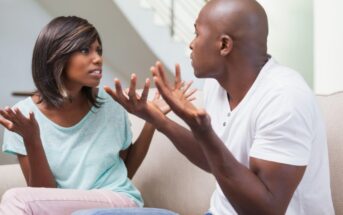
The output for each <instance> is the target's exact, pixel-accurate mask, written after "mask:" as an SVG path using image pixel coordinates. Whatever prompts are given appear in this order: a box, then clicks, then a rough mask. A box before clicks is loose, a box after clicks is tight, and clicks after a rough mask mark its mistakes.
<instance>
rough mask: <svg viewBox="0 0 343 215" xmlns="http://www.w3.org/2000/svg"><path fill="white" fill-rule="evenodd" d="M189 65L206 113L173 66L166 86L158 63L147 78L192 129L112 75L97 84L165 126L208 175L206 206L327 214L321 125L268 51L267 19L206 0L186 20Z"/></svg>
mask: <svg viewBox="0 0 343 215" xmlns="http://www.w3.org/2000/svg"><path fill="white" fill-rule="evenodd" d="M195 31H196V36H195V39H194V40H193V41H192V42H191V44H190V48H191V49H192V55H191V57H192V65H193V68H194V73H195V75H196V76H197V77H198V78H209V79H208V80H207V81H206V83H205V87H204V89H205V91H204V94H205V110H202V109H198V108H196V107H194V106H193V105H192V104H191V103H190V102H189V101H187V100H186V99H185V96H184V95H183V90H182V86H181V80H180V69H179V67H178V66H177V67H176V80H175V84H174V86H173V87H172V86H170V84H169V83H168V81H167V80H166V77H165V74H164V69H163V67H162V66H161V64H160V63H157V64H156V65H155V67H152V69H151V70H152V73H153V77H154V82H155V84H156V86H157V88H158V90H159V92H160V93H161V95H162V96H163V98H164V99H165V101H166V102H167V103H168V104H169V106H170V108H171V109H172V110H173V111H174V112H175V113H176V114H177V115H178V116H180V117H181V118H182V119H183V120H184V121H185V122H186V123H187V125H188V126H189V128H190V129H191V131H189V130H188V129H186V128H184V127H182V126H180V125H178V124H177V123H175V122H173V121H172V120H170V119H168V118H167V117H166V116H164V115H163V114H161V111H159V110H158V108H156V107H155V106H153V105H152V103H150V102H149V101H147V100H146V97H147V94H148V88H149V81H146V84H145V87H144V90H143V93H142V96H137V95H136V92H135V87H136V86H135V85H136V77H135V76H132V80H131V86H130V89H129V93H128V97H126V96H125V95H124V94H123V93H122V89H121V86H120V82H119V81H118V80H116V81H115V85H116V90H115V91H114V90H111V89H110V88H108V87H105V89H106V91H107V92H108V93H109V94H111V95H112V97H113V98H114V99H115V100H116V101H118V102H119V103H120V104H122V105H123V106H124V107H125V108H126V109H127V110H128V111H129V112H131V113H133V114H136V115H137V116H139V117H141V118H143V119H144V120H147V121H149V122H150V123H152V124H153V125H155V126H156V128H157V129H158V130H159V131H161V132H162V133H164V134H165V135H166V136H167V137H168V138H169V139H170V140H171V141H172V142H173V144H174V145H175V146H176V147H177V149H178V150H179V151H180V152H181V153H182V154H184V155H185V156H186V157H187V158H188V159H189V160H190V161H191V162H192V163H194V164H195V165H197V166H198V167H200V168H202V169H204V170H205V171H207V172H210V173H212V174H213V175H214V176H215V178H216V180H217V188H216V190H215V191H214V193H213V196H212V199H211V208H210V212H211V213H212V214H215V215H224V214H236V213H238V214H297V215H298V214H311V215H312V214H334V210H333V205H332V199H331V191H330V179H329V168H328V152H327V146H326V136H325V129H324V126H323V122H322V119H321V116H320V111H319V108H318V105H317V104H316V101H315V96H314V95H313V93H312V92H311V90H310V89H309V87H308V86H307V85H306V83H305V81H304V80H303V79H302V78H301V77H300V76H299V75H298V74H297V73H296V72H294V71H293V70H291V69H289V68H287V67H284V66H281V65H279V64H278V63H277V62H276V61H275V60H274V59H273V58H271V57H270V56H269V55H268V54H267V35H268V24H267V16H266V13H265V11H264V9H263V8H262V7H261V6H260V5H259V4H258V3H257V2H256V1H254V0H211V1H209V3H207V4H206V5H205V7H204V8H203V9H202V10H201V12H200V14H199V16H198V19H197V20H196V23H195Z"/></svg>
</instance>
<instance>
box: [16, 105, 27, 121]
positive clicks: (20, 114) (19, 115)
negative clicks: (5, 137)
mask: <svg viewBox="0 0 343 215" xmlns="http://www.w3.org/2000/svg"><path fill="white" fill-rule="evenodd" d="M14 113H15V115H16V116H17V118H18V119H19V120H20V121H22V120H25V119H26V117H25V116H24V115H23V114H22V113H21V111H20V110H19V108H17V107H15V108H14Z"/></svg>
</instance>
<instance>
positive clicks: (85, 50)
mask: <svg viewBox="0 0 343 215" xmlns="http://www.w3.org/2000/svg"><path fill="white" fill-rule="evenodd" d="M80 52H81V53H82V54H88V53H89V48H82V49H80Z"/></svg>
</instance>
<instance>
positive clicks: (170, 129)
mask: <svg viewBox="0 0 343 215" xmlns="http://www.w3.org/2000/svg"><path fill="white" fill-rule="evenodd" d="M156 127H157V129H158V130H159V131H160V132H162V133H163V134H164V135H166V136H167V137H168V138H169V139H170V140H171V142H172V143H173V144H174V145H175V147H176V148H177V149H178V150H179V152H181V153H182V154H183V155H184V156H185V157H186V158H187V159H188V160H189V161H191V162H192V163H193V164H194V165H196V166H198V167H199V168H201V169H203V170H205V171H206V172H210V171H211V170H210V168H209V165H208V163H207V161H206V159H205V156H204V153H203V152H202V149H201V148H200V145H199V143H198V141H197V140H196V139H195V138H194V136H193V134H192V132H191V131H190V130H188V129H186V128H185V127H183V126H181V125H179V124H177V123H176V122H174V121H172V120H170V119H168V118H167V119H165V120H164V121H163V122H160V123H158V125H157V126H156Z"/></svg>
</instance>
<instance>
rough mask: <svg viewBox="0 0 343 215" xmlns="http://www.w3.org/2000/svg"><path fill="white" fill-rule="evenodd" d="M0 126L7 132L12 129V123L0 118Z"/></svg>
mask: <svg viewBox="0 0 343 215" xmlns="http://www.w3.org/2000/svg"><path fill="white" fill-rule="evenodd" d="M0 124H1V125H2V126H4V127H5V128H7V129H8V130H11V129H12V128H13V123H12V122H11V121H9V120H7V119H4V118H0Z"/></svg>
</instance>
